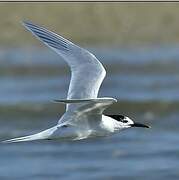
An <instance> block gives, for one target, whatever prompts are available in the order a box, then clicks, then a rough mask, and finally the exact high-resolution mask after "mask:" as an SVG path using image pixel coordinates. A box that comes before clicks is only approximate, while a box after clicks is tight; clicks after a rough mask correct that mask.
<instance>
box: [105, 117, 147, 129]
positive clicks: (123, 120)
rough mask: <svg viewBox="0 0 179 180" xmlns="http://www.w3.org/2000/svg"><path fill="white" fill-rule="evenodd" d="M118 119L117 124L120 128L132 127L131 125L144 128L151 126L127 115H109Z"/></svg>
mask: <svg viewBox="0 0 179 180" xmlns="http://www.w3.org/2000/svg"><path fill="white" fill-rule="evenodd" d="M107 116H109V117H111V118H113V119H115V120H116V121H117V124H118V125H119V127H120V128H130V127H142V128H150V126H148V125H146V124H142V123H138V122H134V121H133V120H131V119H130V118H129V117H127V116H123V115H107Z"/></svg>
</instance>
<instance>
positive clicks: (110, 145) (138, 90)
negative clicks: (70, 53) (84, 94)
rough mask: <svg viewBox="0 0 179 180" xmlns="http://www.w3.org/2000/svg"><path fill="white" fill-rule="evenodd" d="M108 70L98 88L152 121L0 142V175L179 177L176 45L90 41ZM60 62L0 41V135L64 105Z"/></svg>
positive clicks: (32, 178)
mask: <svg viewBox="0 0 179 180" xmlns="http://www.w3.org/2000/svg"><path fill="white" fill-rule="evenodd" d="M89 49H90V50H91V51H92V52H93V53H94V54H96V56H97V57H98V59H100V61H101V62H102V63H103V65H104V66H105V68H106V70H107V76H106V78H105V80H104V83H103V85H102V87H101V90H100V93H99V96H101V97H102V96H112V97H115V98H117V99H119V102H118V103H116V104H114V105H112V106H111V107H110V108H109V109H107V110H106V113H109V112H110V113H115V114H118V113H122V114H125V115H127V116H129V117H131V118H132V119H134V120H135V121H139V122H145V123H147V124H150V125H151V126H152V128H151V129H139V128H138V129H137V128H133V129H132V128H131V129H129V130H125V131H123V132H121V133H119V134H116V135H114V136H110V137H107V138H100V139H91V140H82V141H76V142H65V141H62V142H59V141H45V142H44V141H39V142H31V143H19V144H11V145H9V144H7V145H4V144H2V145H0V179H2V180H21V179H22V180H24V179H26V180H56V179H67V180H68V179H69V180H78V179H80V178H81V179H105V180H109V179H111V180H113V179H123V180H128V179H133V180H143V179H145V180H156V179H157V180H168V179H172V180H178V179H179V171H178V167H179V143H178V137H179V120H178V117H179V111H178V107H179V93H178V92H179V46H177V45H175V46H173V47H168V46H163V47H160V46H155V47H143V48H139V47H138V48H135V49H134V48H109V47H105V48H96V47H91V48H89ZM69 81H70V71H69V69H68V66H67V64H66V63H65V62H64V61H63V60H62V59H61V58H59V56H58V55H56V54H55V53H53V52H51V51H50V50H49V51H48V50H47V49H45V50H44V49H37V48H36V49H33V48H24V49H21V48H16V49H6V50H5V49H3V48H1V49H0V84H1V88H0V140H4V139H8V138H12V137H16V136H22V135H27V134H31V133H36V132H38V131H40V130H44V129H45V128H48V127H51V126H53V125H54V124H55V123H56V122H57V121H58V119H59V118H60V116H61V115H62V114H63V112H64V110H65V107H64V106H63V105H59V104H55V103H53V102H52V100H53V99H58V98H66V94H67V90H68V85H69Z"/></svg>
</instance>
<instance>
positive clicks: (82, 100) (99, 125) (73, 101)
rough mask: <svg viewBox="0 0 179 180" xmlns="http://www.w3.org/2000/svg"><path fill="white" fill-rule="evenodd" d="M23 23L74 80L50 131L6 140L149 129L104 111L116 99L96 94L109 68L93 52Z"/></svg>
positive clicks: (32, 25) (17, 140) (56, 137)
mask: <svg viewBox="0 0 179 180" xmlns="http://www.w3.org/2000/svg"><path fill="white" fill-rule="evenodd" d="M23 25H24V26H25V28H26V29H28V30H29V31H30V32H31V33H32V34H33V35H34V36H35V37H36V38H38V39H39V40H40V41H42V42H43V43H44V44H46V45H47V46H48V47H49V48H51V49H52V50H54V51H55V52H56V53H57V54H59V55H60V56H61V57H62V58H63V59H64V60H65V61H66V62H67V64H68V65H69V66H70V69H71V80H70V85H69V90H68V95H67V99H61V100H55V102H57V103H65V104H66V112H65V113H64V114H63V115H62V117H61V118H60V120H59V121H58V123H57V125H55V126H53V127H51V128H49V129H47V130H44V131H41V132H39V133H37V134H33V135H30V136H24V137H19V138H14V139H9V140H5V141H3V142H5V143H12V142H23V141H34V140H55V139H59V140H60V139H68V140H81V139H85V138H90V137H103V136H108V135H111V134H114V133H117V132H119V131H120V130H122V129H127V128H130V127H143V128H149V126H148V125H144V124H141V123H136V122H134V121H133V120H131V119H130V118H129V117H127V116H124V115H104V114H103V111H104V110H105V109H106V108H108V107H109V106H110V105H112V104H113V103H116V102H117V100H116V99H114V98H111V97H102V98H98V97H97V96H98V91H99V88H100V86H101V83H102V81H103V79H104V77H105V75H106V71H105V69H104V67H103V65H102V64H101V63H100V62H99V61H98V59H97V58H96V57H95V56H94V55H93V54H92V53H90V52H89V51H87V50H86V49H83V48H81V47H79V46H77V45H75V44H74V43H72V42H70V41H69V40H67V39H65V38H63V37H62V36H59V35H57V34H56V33H54V32H52V31H49V30H47V29H46V28H44V27H40V26H38V25H35V24H32V23H31V22H23Z"/></svg>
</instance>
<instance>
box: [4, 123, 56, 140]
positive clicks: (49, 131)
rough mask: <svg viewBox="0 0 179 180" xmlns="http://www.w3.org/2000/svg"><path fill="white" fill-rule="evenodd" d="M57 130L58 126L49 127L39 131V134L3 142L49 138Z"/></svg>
mask: <svg viewBox="0 0 179 180" xmlns="http://www.w3.org/2000/svg"><path fill="white" fill-rule="evenodd" d="M56 130H57V126H54V127H52V128H50V129H47V130H45V131H42V132H40V133H37V134H33V135H30V136H23V137H18V138H13V139H9V140H5V141H2V143H16V142H24V141H35V140H42V139H48V138H49V137H50V136H51V135H52V134H53V133H54V132H55V131H56Z"/></svg>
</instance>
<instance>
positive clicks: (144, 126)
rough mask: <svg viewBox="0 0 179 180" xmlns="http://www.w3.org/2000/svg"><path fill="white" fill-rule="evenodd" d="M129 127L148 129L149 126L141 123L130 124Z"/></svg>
mask: <svg viewBox="0 0 179 180" xmlns="http://www.w3.org/2000/svg"><path fill="white" fill-rule="evenodd" d="M131 127H143V128H150V126H148V125H145V124H141V123H134V124H131Z"/></svg>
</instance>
